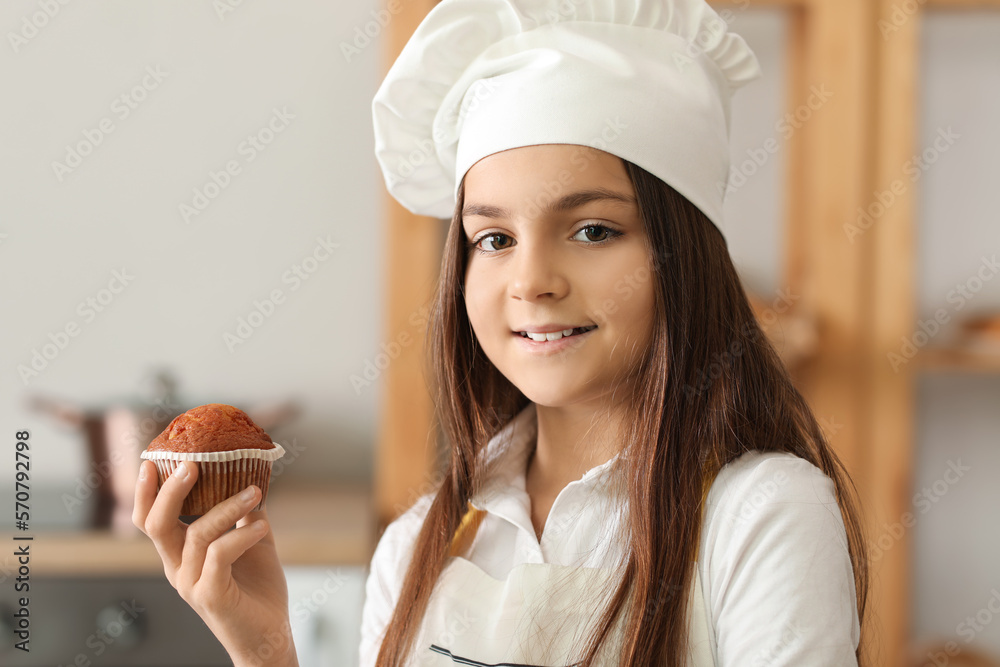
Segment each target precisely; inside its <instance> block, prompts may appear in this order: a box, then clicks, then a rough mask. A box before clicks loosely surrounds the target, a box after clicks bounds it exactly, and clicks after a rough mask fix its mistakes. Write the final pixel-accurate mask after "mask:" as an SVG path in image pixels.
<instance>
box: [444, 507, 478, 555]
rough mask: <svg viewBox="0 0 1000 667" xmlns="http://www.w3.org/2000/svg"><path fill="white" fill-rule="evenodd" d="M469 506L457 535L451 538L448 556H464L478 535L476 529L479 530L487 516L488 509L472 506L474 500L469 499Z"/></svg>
mask: <svg viewBox="0 0 1000 667" xmlns="http://www.w3.org/2000/svg"><path fill="white" fill-rule="evenodd" d="M468 507H469V508H468V509H467V510H466V512H465V515H464V516H463V517H462V523H460V524H459V526H458V529H457V530H456V531H455V535H454V536H453V537H452V538H451V549H449V551H448V556H462V555H463V554H465V553H466V552H467V551H468V550H469V547H470V546H471V545H472V540H473V539H474V538H475V537H476V531H478V530H479V524H481V523H482V522H483V519H484V518H485V517H486V510H480V509H476V508H475V507H473V506H472V501H469V505H468Z"/></svg>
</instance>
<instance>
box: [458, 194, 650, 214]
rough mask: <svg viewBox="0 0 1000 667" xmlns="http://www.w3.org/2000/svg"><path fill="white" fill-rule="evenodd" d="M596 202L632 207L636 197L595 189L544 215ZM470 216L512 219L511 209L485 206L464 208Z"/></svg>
mask: <svg viewBox="0 0 1000 667" xmlns="http://www.w3.org/2000/svg"><path fill="white" fill-rule="evenodd" d="M595 201H611V202H616V203H619V204H625V205H631V206H634V205H635V203H636V201H635V197H633V196H631V195H626V194H624V193H621V192H615V191H614V190H608V189H606V188H593V189H590V190H580V191H579V192H571V193H569V194H568V195H564V196H563V197H560V198H559V199H557V200H555V201H554V202H552V203H550V204H549V205H548V206H546V207H545V208H543V209H542V213H544V214H550V213H562V212H565V211H571V210H573V209H575V208H579V207H580V206H583V205H584V204H589V203H591V202H595ZM468 215H481V216H483V217H486V218H509V217H511V213H510V209H506V208H503V207H502V206H488V205H485V204H469V205H468V206H466V207H464V208H463V209H462V216H463V217H464V216H468Z"/></svg>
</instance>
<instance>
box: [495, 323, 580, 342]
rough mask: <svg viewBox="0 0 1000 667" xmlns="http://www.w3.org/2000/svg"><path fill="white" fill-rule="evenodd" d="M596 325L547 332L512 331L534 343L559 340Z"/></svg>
mask: <svg viewBox="0 0 1000 667" xmlns="http://www.w3.org/2000/svg"><path fill="white" fill-rule="evenodd" d="M596 328H597V326H596V325H592V326H586V327H574V328H569V329H563V330H561V331H552V332H548V333H533V332H529V331H515V332H514V333H516V334H518V335H520V336H521V337H522V338H529V339H531V340H533V341H535V342H536V343H545V342H549V341H555V340H559V339H561V338H568V337H569V336H576V335H579V334H583V333H587V332H588V331H593V330H594V329H596Z"/></svg>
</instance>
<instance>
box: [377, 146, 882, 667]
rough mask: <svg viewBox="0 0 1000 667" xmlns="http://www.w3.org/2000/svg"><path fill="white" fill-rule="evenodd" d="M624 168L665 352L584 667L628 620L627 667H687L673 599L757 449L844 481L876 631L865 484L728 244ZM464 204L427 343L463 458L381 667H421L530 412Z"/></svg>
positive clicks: (652, 374)
mask: <svg viewBox="0 0 1000 667" xmlns="http://www.w3.org/2000/svg"><path fill="white" fill-rule="evenodd" d="M623 163H624V165H625V168H626V170H627V172H628V175H629V178H630V179H631V181H632V185H633V187H634V189H635V194H636V200H637V203H638V207H639V210H640V213H641V217H642V223H643V226H644V228H645V231H646V234H647V238H648V240H649V252H650V266H651V267H652V269H651V271H650V273H649V275H648V277H647V279H650V280H652V281H653V286H654V293H655V309H656V313H655V318H654V320H655V323H654V331H653V336H652V338H651V343H650V345H649V348H648V350H646V351H645V356H644V357H643V359H642V361H641V364H640V366H639V369H638V370H637V376H636V382H635V383H634V384H632V386H633V387H634V390H633V391H632V392H631V395H630V397H629V399H628V400H630V401H631V402H630V403H629V405H630V407H631V415H632V416H633V417H634V418H632V419H629V420H625V424H626V428H627V431H626V433H625V437H624V438H623V440H622V442H623V445H622V453H621V462H622V463H621V465H623V466H624V474H623V475H622V476H621V477H620V479H621V480H624V481H623V482H622V484H624V485H625V486H624V488H625V489H626V490H627V494H628V495H627V498H628V508H629V509H628V512H627V514H626V515H624V516H625V521H624V523H625V526H624V529H623V535H624V540H625V541H626V542H627V544H626V545H625V546H626V552H625V553H626V556H627V557H626V559H625V560H624V561H623V563H624V567H623V568H622V574H621V579H620V583H618V585H617V588H616V589H615V591H614V593H613V595H612V596H611V597H610V603H609V604H608V606H607V607H606V609H605V610H604V611H603V613H602V615H601V617H600V618H599V619H597V622H596V625H595V626H594V627H595V628H597V631H596V632H595V633H594V634H593V636H592V637H591V639H590V642H589V644H588V646H587V647H586V651H585V653H584V656H583V660H582V663H580V664H582V665H584V666H588V667H589V666H590V665H591V664H594V661H595V660H596V658H597V656H598V652H599V651H601V650H602V646H603V644H604V643H605V640H607V639H608V638H609V637H610V636H611V634H612V631H613V628H614V626H615V624H616V622H618V621H619V620H621V621H623V625H622V627H623V631H624V634H623V635H622V636H623V637H624V640H623V645H622V646H621V648H620V649H619V655H620V658H619V662H618V664H619V667H648V666H649V665H664V666H666V667H681V666H682V665H684V664H685V663H686V655H687V650H688V647H687V598H686V596H684V595H674V594H673V593H674V592H676V591H686V590H688V588H689V586H690V585H691V582H692V581H693V577H694V561H693V554H695V553H697V548H698V541H699V536H700V528H701V519H702V516H701V508H702V504H703V501H704V496H703V491H704V488H703V480H704V479H708V480H711V479H713V478H714V476H715V474H716V473H717V472H718V471H719V470H720V469H721V468H722V467H723V466H724V465H726V464H727V463H729V462H730V461H732V460H734V459H736V458H737V457H739V456H740V455H741V454H743V453H745V452H748V451H753V450H758V451H776V452H790V453H792V454H794V455H796V456H798V457H801V458H803V459H805V460H806V461H809V462H810V463H812V464H813V465H815V466H817V467H818V468H819V469H820V470H822V471H823V472H824V473H825V474H826V475H828V476H829V477H830V478H831V479H832V480H833V482H834V485H835V488H836V495H837V500H838V502H839V504H840V508H841V514H842V517H843V520H844V525H845V528H846V532H847V540H848V550H849V554H850V559H851V564H852V566H853V568H854V578H855V590H856V592H857V605H858V617H859V619H860V621H861V624H862V628H864V626H865V610H866V603H867V597H868V561H867V555H866V554H867V549H866V548H865V533H864V529H863V525H864V523H863V518H862V516H861V507H860V503H859V501H858V498H857V491H856V489H855V488H854V485H853V482H852V481H851V479H850V476H849V475H848V473H847V471H846V469H845V468H844V466H843V464H842V463H841V461H840V460H839V459H838V457H837V456H836V454H835V453H834V452H833V450H832V448H831V447H830V446H829V444H828V442H827V441H826V438H825V436H824V434H823V432H822V430H821V429H820V426H819V424H818V422H817V420H816V418H815V416H814V415H813V414H812V411H811V410H810V408H809V406H808V405H807V404H806V402H805V400H804V399H803V397H802V395H801V394H800V393H799V392H798V390H797V389H796V388H795V387H794V386H793V384H792V381H791V379H790V377H789V375H788V373H787V371H786V369H785V367H784V365H783V364H782V362H781V360H780V358H779V357H778V355H777V354H776V352H775V351H774V349H773V348H772V346H771V344H770V342H769V341H768V340H767V338H766V337H765V335H764V333H763V331H762V330H761V328H760V326H759V325H758V323H757V320H756V318H755V316H754V313H753V310H752V309H751V306H750V303H749V301H748V299H747V296H746V293H745V292H744V290H743V287H742V284H741V282H740V279H739V277H738V275H737V272H736V269H735V267H734V266H733V263H732V260H731V258H730V256H729V250H728V247H727V245H726V241H725V239H724V237H723V236H722V234H721V233H720V232H719V230H718V229H717V228H716V227H715V225H713V224H712V222H711V221H710V220H709V219H708V218H707V217H706V216H705V215H704V214H703V213H702V212H701V211H700V210H699V209H698V208H697V207H695V206H694V205H693V204H691V203H690V202H689V201H688V200H687V199H685V198H684V197H683V196H681V195H680V194H679V193H677V191H676V190H674V189H673V188H672V187H670V186H669V185H668V184H666V183H664V182H663V181H661V180H660V179H659V178H657V177H655V176H653V175H652V174H650V173H648V172H647V171H645V170H644V169H642V168H640V167H637V166H635V165H634V164H632V163H630V162H628V161H624V160H623ZM463 202H464V184H463V185H462V186H460V188H459V192H458V202H457V205H456V208H455V213H454V215H453V217H452V221H451V227H450V229H449V231H448V235H447V240H446V243H445V248H444V256H443V261H442V266H441V275H440V280H439V283H438V287H437V292H436V295H435V298H434V307H433V311H432V314H431V320H430V324H429V327H428V332H427V335H428V349H429V355H428V361H429V362H430V363H429V366H427V367H426V368H427V372H428V373H429V376H430V378H431V382H432V387H433V389H434V393H435V396H436V401H435V403H436V411H437V419H438V422H439V425H440V428H441V430H442V432H443V435H444V437H445V440H446V443H447V450H448V451H447V454H448V458H447V460H446V461H445V462H444V465H443V466H442V471H441V477H440V478H439V480H438V481H437V482H436V489H435V491H434V493H433V500H432V503H431V505H430V507H429V509H428V512H427V516H426V519H425V520H424V524H423V527H422V528H421V530H420V532H419V534H418V536H417V538H416V542H415V545H414V551H413V554H414V555H413V557H412V561H411V562H410V565H409V568H408V569H407V572H406V576H405V578H404V581H403V585H402V589H401V591H400V596H399V603H398V604H397V605H396V608H395V610H394V611H393V614H392V618H391V619H390V621H389V624H388V626H387V629H386V634H385V639H384V641H383V643H382V646H381V649H380V651H379V654H378V660H377V665H378V667H402V666H403V665H404V663H405V662H406V658H407V656H408V655H409V652H410V649H411V646H412V644H413V641H414V638H415V635H416V633H417V631H418V628H419V626H420V623H421V620H422V618H423V615H424V612H425V610H426V608H427V604H428V600H429V598H430V595H431V592H432V590H433V588H434V585H435V582H436V581H437V579H438V576H439V575H440V573H441V571H442V570H443V569H444V566H445V564H446V561H447V558H448V551H449V545H450V542H451V538H452V536H453V534H454V533H455V530H456V529H457V527H458V526H459V522H460V521H461V519H462V516H463V515H464V514H465V511H466V508H467V502H468V500H469V498H470V497H471V496H472V494H473V493H474V492H475V491H476V490H478V489H479V487H480V485H481V484H482V483H483V481H484V478H485V474H486V470H485V469H484V463H483V461H482V460H481V458H482V457H480V456H479V453H480V452H481V451H482V450H483V449H484V448H485V445H486V443H487V442H488V441H489V439H490V438H491V437H492V436H493V435H494V434H496V432H497V431H498V430H500V428H502V427H503V425H504V424H505V423H507V422H508V421H509V420H510V419H511V417H512V416H513V415H515V414H517V413H518V412H519V411H520V410H521V409H522V408H524V407H525V406H526V405H527V404H528V399H527V398H526V397H525V396H524V394H522V393H521V392H520V391H519V390H518V389H517V388H516V387H515V386H514V385H512V384H511V383H510V382H509V381H508V380H507V379H506V378H505V377H504V376H503V375H501V374H500V372H499V371H498V370H497V369H496V367H494V366H493V364H492V363H491V362H490V361H489V359H488V358H487V357H486V356H485V354H484V353H483V351H482V349H481V348H480V347H479V346H478V345H477V343H476V340H475V336H474V334H473V332H472V327H471V325H470V323H469V319H468V315H467V313H466V310H465V299H464V293H463V284H464V276H465V271H466V265H467V258H468V255H467V250H466V243H465V237H464V232H463V229H462V218H461V210H462V207H463ZM710 369H711V372H709V370H710ZM676 508H684V510H683V511H675V509H676ZM664 591H667V593H666V594H664ZM620 615H621V616H622V618H621V619H619V616H620ZM865 638H866V633H862V641H861V643H860V644H859V646H858V650H857V657H858V662H859V665H866V664H867V662H866V660H865V658H864V657H863V656H864V654H865V653H866V650H865Z"/></svg>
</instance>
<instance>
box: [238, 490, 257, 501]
mask: <svg viewBox="0 0 1000 667" xmlns="http://www.w3.org/2000/svg"><path fill="white" fill-rule="evenodd" d="M253 496H254V489H253V487H252V486H248V487H247V488H245V489H244V490H243V493H241V494H240V500H242V501H244V502H246V501H249V500H252V499H253Z"/></svg>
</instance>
